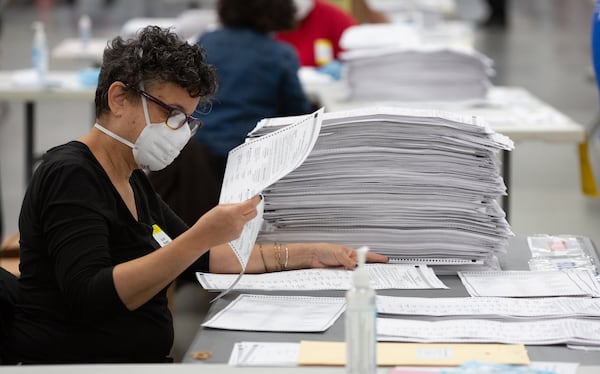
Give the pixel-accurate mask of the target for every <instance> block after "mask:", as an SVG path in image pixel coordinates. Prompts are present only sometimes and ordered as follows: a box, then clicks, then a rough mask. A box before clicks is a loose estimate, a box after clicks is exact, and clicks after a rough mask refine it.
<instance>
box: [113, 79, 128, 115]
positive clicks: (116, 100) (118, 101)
mask: <svg viewBox="0 0 600 374" xmlns="http://www.w3.org/2000/svg"><path fill="white" fill-rule="evenodd" d="M128 97H129V96H128V95H127V87H125V85H124V84H123V83H122V82H118V81H117V82H113V83H112V84H111V85H110V87H108V107H109V108H110V111H111V112H112V113H113V115H115V116H117V117H120V116H122V115H123V114H124V111H125V110H126V109H127V106H128V105H129V103H130V102H129V100H128Z"/></svg>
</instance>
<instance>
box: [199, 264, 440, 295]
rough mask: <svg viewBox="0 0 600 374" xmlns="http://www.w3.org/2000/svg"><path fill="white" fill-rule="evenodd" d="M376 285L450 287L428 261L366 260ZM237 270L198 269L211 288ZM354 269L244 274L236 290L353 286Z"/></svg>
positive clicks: (218, 286) (219, 285)
mask: <svg viewBox="0 0 600 374" xmlns="http://www.w3.org/2000/svg"><path fill="white" fill-rule="evenodd" d="M365 267H366V268H367V269H368V271H369V276H370V279H371V283H372V286H373V288H374V289H426V288H448V287H447V286H446V285H444V283H442V281H441V280H440V279H439V278H438V277H437V276H436V275H435V273H434V272H433V270H432V269H431V268H430V267H428V266H427V265H406V264H366V265H365ZM236 277H237V275H235V274H213V273H200V272H198V273H196V278H197V279H198V281H199V282H200V284H201V285H202V287H204V288H205V289H207V290H209V291H211V290H212V291H214V290H222V289H225V288H227V287H229V286H230V285H231V284H232V282H233V281H234V279H235V278H236ZM351 278H352V270H345V269H303V270H292V271H285V272H277V273H264V274H244V275H243V276H242V278H241V279H240V281H239V282H237V283H236V284H235V286H234V287H233V288H234V289H236V290H269V291H273V290H287V291H312V290H347V289H350V287H351V286H352V279H351Z"/></svg>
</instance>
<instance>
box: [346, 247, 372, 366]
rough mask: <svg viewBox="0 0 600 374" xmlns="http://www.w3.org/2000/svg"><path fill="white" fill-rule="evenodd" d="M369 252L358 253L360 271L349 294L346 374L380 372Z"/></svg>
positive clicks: (365, 249) (347, 299) (367, 249)
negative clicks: (368, 268)
mask: <svg viewBox="0 0 600 374" xmlns="http://www.w3.org/2000/svg"><path fill="white" fill-rule="evenodd" d="M368 251H369V248H367V247H361V248H359V249H358V267H357V268H356V269H355V270H354V274H353V276H352V280H353V287H352V289H350V290H349V291H348V292H347V293H346V313H345V319H346V336H345V339H346V373H348V374H372V373H375V372H376V371H377V335H376V334H377V332H376V327H375V322H376V320H375V318H376V313H377V307H376V304H375V291H374V290H373V288H372V287H371V284H370V280H369V272H368V270H367V269H366V268H365V259H366V256H367V252H368Z"/></svg>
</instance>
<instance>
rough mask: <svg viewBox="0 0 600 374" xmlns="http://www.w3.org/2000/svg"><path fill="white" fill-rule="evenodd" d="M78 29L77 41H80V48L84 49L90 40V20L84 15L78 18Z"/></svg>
mask: <svg viewBox="0 0 600 374" xmlns="http://www.w3.org/2000/svg"><path fill="white" fill-rule="evenodd" d="M78 28H79V40H80V41H81V46H82V47H83V48H84V49H85V48H87V47H88V46H89V44H90V39H91V38H92V20H91V19H90V17H89V16H88V15H86V14H84V15H83V16H81V18H79V23H78Z"/></svg>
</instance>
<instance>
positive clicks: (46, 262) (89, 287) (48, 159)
mask: <svg viewBox="0 0 600 374" xmlns="http://www.w3.org/2000/svg"><path fill="white" fill-rule="evenodd" d="M130 184H131V186H132V188H133V192H134V195H135V203H136V207H137V211H138V220H137V221H136V220H135V218H134V217H133V216H132V214H131V213H130V211H129V209H128V208H127V206H126V205H125V203H124V201H123V200H122V198H121V197H120V195H119V194H118V192H117V190H116V189H115V188H114V186H113V184H112V183H111V182H110V179H109V178H108V175H107V174H106V173H105V172H104V169H102V167H101V166H100V164H99V163H98V161H97V160H96V158H95V157H94V156H93V154H92V153H91V151H90V150H89V148H88V147H87V146H86V145H84V144H83V143H80V142H76V141H73V142H70V143H67V144H65V145H62V146H59V147H55V148H53V149H51V150H50V151H48V153H47V154H46V155H45V157H44V161H43V162H42V163H41V165H40V166H39V167H38V170H36V172H35V175H34V177H33V179H32V180H31V183H30V185H29V187H28V189H27V192H26V194H25V198H24V200H23V206H22V207H21V215H20V217H19V230H20V233H21V265H20V270H21V277H20V280H19V294H18V301H17V306H16V312H15V319H14V323H13V326H12V330H11V331H10V333H9V336H8V342H7V343H8V344H7V346H8V348H9V350H10V351H9V352H7V357H5V359H6V360H7V361H8V362H23V363H76V362H79V363H92V362H164V361H169V360H170V358H169V357H168V355H169V351H170V349H171V345H172V343H173V321H172V317H171V314H170V312H169V309H168V308H167V298H166V289H165V290H162V291H161V292H160V293H159V294H158V295H156V296H154V297H153V298H152V299H150V300H149V301H148V302H147V303H146V304H144V305H142V306H141V307H139V308H137V309H136V310H134V311H129V310H127V308H126V307H125V305H124V304H123V303H122V301H121V300H120V298H119V297H118V295H117V292H116V290H115V285H114V282H113V278H112V271H113V267H114V266H115V265H117V264H119V263H122V262H126V261H129V260H132V259H135V258H138V257H140V256H144V255H146V254H148V253H150V252H152V251H154V250H156V249H158V248H159V247H160V245H159V244H158V242H157V241H156V240H155V239H154V237H153V236H152V225H158V226H159V227H160V228H162V230H163V231H164V232H165V233H166V234H167V235H168V236H169V237H170V238H175V237H177V236H178V235H180V234H181V233H182V232H184V231H185V230H186V229H187V226H186V225H185V224H184V223H183V221H181V220H180V219H179V218H178V217H177V216H176V215H175V213H173V211H172V210H171V209H170V208H169V207H168V206H167V205H166V204H165V203H164V202H163V201H162V200H161V198H160V197H159V196H158V195H157V194H156V193H155V192H154V190H153V189H152V187H151V185H150V183H149V181H148V179H147V178H146V175H145V174H144V172H143V171H141V170H136V171H134V172H133V174H132V176H131V179H130ZM208 257H209V256H208V253H207V254H205V255H203V256H202V257H201V258H200V259H199V260H198V261H197V262H196V263H195V264H194V265H193V268H194V269H195V270H198V271H207V270H208Z"/></svg>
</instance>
